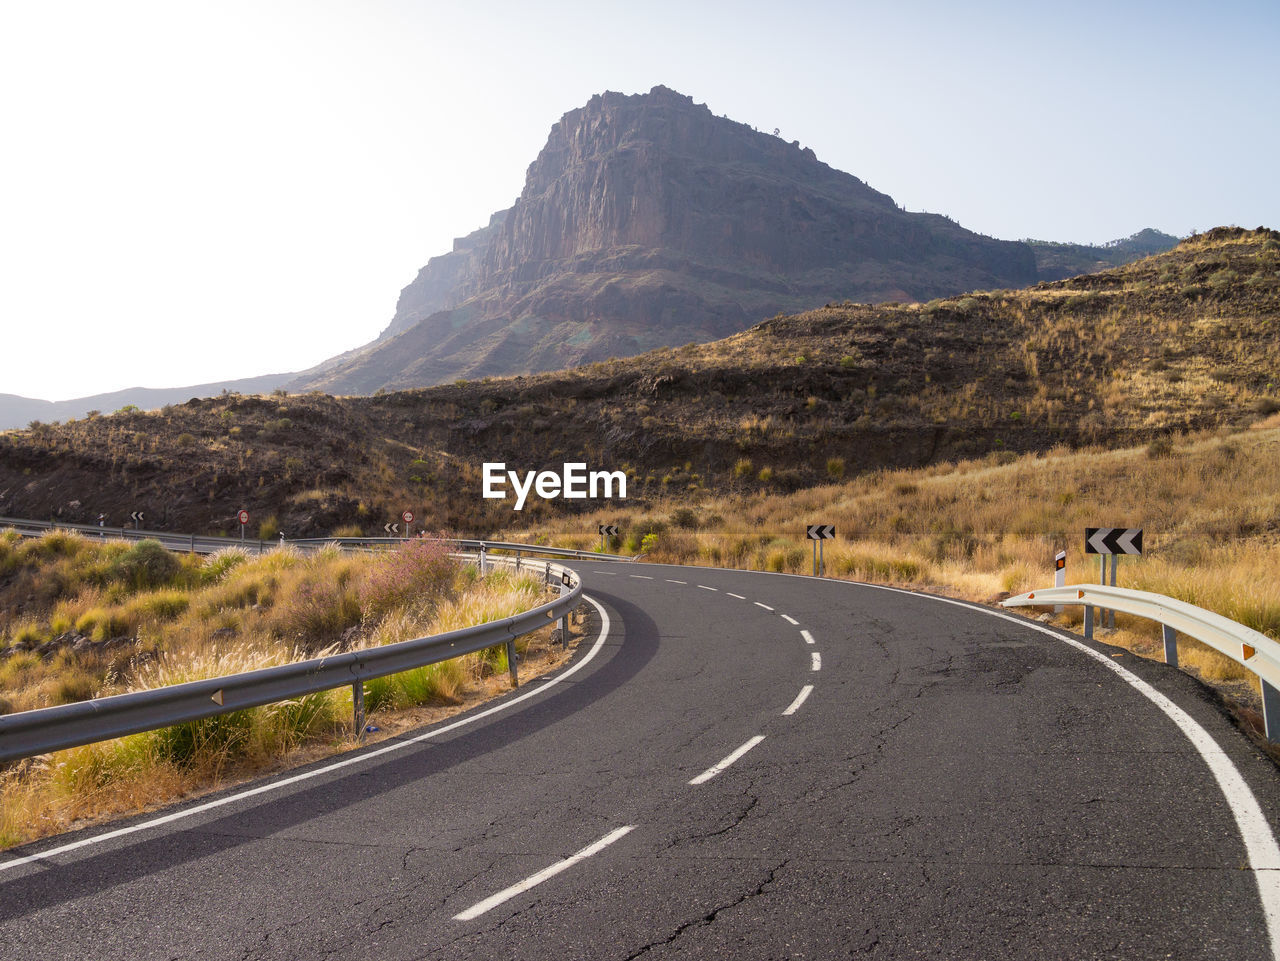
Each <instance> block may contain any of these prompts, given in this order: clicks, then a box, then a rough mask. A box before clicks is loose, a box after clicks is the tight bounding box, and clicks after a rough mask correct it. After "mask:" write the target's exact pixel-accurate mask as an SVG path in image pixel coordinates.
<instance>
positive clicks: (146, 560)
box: [114, 538, 182, 590]
mask: <svg viewBox="0 0 1280 961" xmlns="http://www.w3.org/2000/svg"><path fill="white" fill-rule="evenodd" d="M114 568H115V570H114V574H115V579H116V580H118V581H119V582H121V583H123V584H127V585H129V586H130V587H133V588H134V589H136V590H142V589H145V588H148V587H163V586H165V585H167V584H170V583H172V582H173V580H174V579H175V578H176V577H177V575H178V573H179V572H180V571H181V570H182V562H181V561H179V560H178V558H177V556H176V555H174V554H173V552H171V551H169V550H167V549H166V548H165V546H164V545H163V544H161V543H160V542H159V541H157V540H152V539H150V538H148V539H147V540H144V541H138V543H136V544H134V545H133V546H132V547H131V548H129V549H128V550H127V551H125V552H124V553H123V554H121V555H120V556H119V557H117V558H116V560H115V564H114Z"/></svg>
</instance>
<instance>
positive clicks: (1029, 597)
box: [1027, 591, 1036, 601]
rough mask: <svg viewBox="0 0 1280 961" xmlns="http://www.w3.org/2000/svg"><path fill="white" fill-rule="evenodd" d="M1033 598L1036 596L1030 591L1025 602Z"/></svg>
mask: <svg viewBox="0 0 1280 961" xmlns="http://www.w3.org/2000/svg"><path fill="white" fill-rule="evenodd" d="M1035 596H1036V592H1035V591H1032V592H1031V593H1030V594H1028V595H1027V600H1029V601H1032V600H1035Z"/></svg>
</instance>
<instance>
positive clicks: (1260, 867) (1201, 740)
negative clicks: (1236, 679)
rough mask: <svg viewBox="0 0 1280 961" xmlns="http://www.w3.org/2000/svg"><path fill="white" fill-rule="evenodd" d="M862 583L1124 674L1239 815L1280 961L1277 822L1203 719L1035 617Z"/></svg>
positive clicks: (1127, 681) (1279, 863)
mask: <svg viewBox="0 0 1280 961" xmlns="http://www.w3.org/2000/svg"><path fill="white" fill-rule="evenodd" d="M850 583H852V582H850ZM862 586H866V587H874V588H876V589H878V590H882V591H893V592H894V593H897V594H908V595H910V596H912V597H922V598H925V599H927V600H931V601H939V602H941V603H943V604H953V605H955V606H956V607H964V608H967V609H968V610H971V611H975V612H977V613H980V614H987V615H989V616H991V617H998V618H1000V619H1001V620H1004V621H1009V622H1010V623H1013V624H1017V625H1018V626H1019V627H1026V628H1030V629H1031V630H1033V631H1039V632H1040V633H1041V634H1045V635H1047V636H1049V637H1052V638H1053V639H1054V640H1058V641H1062V642H1063V643H1064V644H1069V645H1070V646H1071V647H1074V648H1075V649H1076V650H1078V651H1082V652H1083V653H1085V654H1087V655H1089V657H1091V658H1093V659H1094V660H1095V661H1097V662H1098V663H1099V664H1103V665H1105V666H1106V667H1107V668H1108V669H1109V670H1112V671H1114V672H1115V673H1116V674H1117V675H1119V677H1120V678H1121V680H1123V681H1124V682H1125V683H1127V684H1128V685H1129V686H1130V687H1132V688H1134V690H1136V691H1137V692H1138V693H1139V694H1141V695H1142V696H1143V697H1145V698H1146V699H1147V700H1149V701H1150V702H1151V703H1152V704H1154V705H1155V706H1156V707H1158V708H1159V709H1160V710H1161V711H1163V712H1164V713H1165V714H1166V715H1167V716H1168V718H1169V719H1170V720H1171V721H1173V723H1174V724H1176V725H1177V726H1178V728H1179V729H1180V730H1181V731H1182V733H1183V734H1184V735H1186V737H1187V740H1189V741H1190V742H1191V743H1192V745H1193V746H1194V747H1195V749H1196V750H1197V751H1198V752H1199V753H1200V756H1201V757H1202V758H1203V759H1204V762H1205V764H1207V765H1208V766H1209V771H1210V773H1212V774H1213V777H1214V780H1216V781H1217V782H1218V787H1219V788H1220V789H1221V790H1222V793H1223V795H1224V796H1225V797H1226V799H1227V804H1228V805H1229V806H1230V808H1231V813H1232V815H1234V816H1235V819H1236V826H1237V827H1238V828H1239V829H1240V836H1241V838H1242V839H1243V840H1244V846H1245V850H1246V852H1247V853H1248V856H1249V869H1250V870H1251V871H1253V875H1254V879H1255V880H1256V881H1257V884H1258V896H1259V898H1260V899H1261V901H1262V911H1263V914H1264V915H1265V916H1266V919H1267V931H1268V934H1269V935H1270V940H1271V956H1272V957H1273V958H1275V959H1277V961H1280V845H1277V844H1276V839H1275V835H1274V834H1273V833H1272V831H1271V826H1270V825H1269V824H1268V823H1267V818H1266V815H1265V814H1264V813H1263V811H1262V806H1261V805H1260V804H1258V799H1257V798H1256V797H1254V795H1253V791H1252V790H1250V788H1249V785H1248V784H1247V783H1246V782H1245V779H1244V777H1243V776H1242V775H1241V774H1240V772H1239V771H1238V770H1237V769H1236V766H1235V765H1234V764H1233V763H1232V762H1231V759H1230V758H1229V757H1227V752H1226V751H1224V750H1223V749H1222V747H1221V746H1220V745H1219V744H1218V742H1217V741H1215V740H1214V739H1213V736H1212V735H1211V734H1210V733H1209V732H1208V731H1206V730H1205V729H1204V728H1203V727H1202V726H1201V725H1200V722H1198V721H1197V720H1196V719H1195V718H1193V717H1192V716H1191V715H1190V714H1188V713H1187V712H1186V711H1184V710H1183V709H1182V708H1180V707H1178V705H1176V704H1174V703H1173V701H1171V700H1169V698H1167V697H1166V696H1165V695H1163V694H1161V693H1160V692H1159V691H1157V690H1156V689H1155V688H1154V687H1152V686H1151V685H1150V684H1148V683H1147V682H1146V681H1144V680H1143V679H1142V678H1140V677H1138V676H1137V675H1136V674H1134V673H1132V672H1131V671H1129V670H1128V668H1125V667H1123V666H1122V665H1121V664H1119V663H1118V662H1116V661H1115V660H1114V659H1112V658H1110V657H1108V656H1107V655H1106V654H1103V653H1101V652H1100V651H1095V650H1094V649H1093V648H1091V647H1089V646H1088V645H1087V644H1084V643H1083V642H1081V641H1078V640H1076V639H1075V638H1073V637H1067V636H1065V635H1063V634H1059V633H1058V632H1056V631H1052V630H1049V629H1048V628H1047V627H1044V626H1043V625H1040V624H1037V623H1036V622H1035V621H1031V620H1028V619H1027V618H1022V617H1015V616H1014V615H1012V614H1006V613H1004V612H1003V611H991V610H986V609H984V608H981V607H976V606H973V605H970V604H963V603H961V602H959V601H953V600H951V599H950V598H946V597H937V596H935V595H932V594H916V593H915V592H913V591H904V590H902V589H901V588H897V587H884V586H882V585H879V584H866V585H862Z"/></svg>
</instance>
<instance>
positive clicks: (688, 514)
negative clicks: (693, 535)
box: [671, 507, 698, 531]
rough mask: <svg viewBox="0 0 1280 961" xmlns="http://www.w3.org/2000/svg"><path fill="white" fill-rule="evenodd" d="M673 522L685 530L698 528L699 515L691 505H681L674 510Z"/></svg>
mask: <svg viewBox="0 0 1280 961" xmlns="http://www.w3.org/2000/svg"><path fill="white" fill-rule="evenodd" d="M671 523H672V524H674V525H675V526H676V527H679V528H682V529H683V530H687V531H691V530H697V527H698V515H697V513H695V512H694V510H693V508H691V507H679V508H677V509H676V510H675V511H673V512H672V514H671Z"/></svg>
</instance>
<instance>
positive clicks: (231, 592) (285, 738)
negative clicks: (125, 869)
mask: <svg viewBox="0 0 1280 961" xmlns="http://www.w3.org/2000/svg"><path fill="white" fill-rule="evenodd" d="M11 546H12V545H11ZM98 546H99V545H96V544H94V543H88V544H73V545H72V547H73V548H74V550H75V552H76V553H77V554H85V555H89V554H91V553H92V552H93V551H94V550H96V549H97V548H98ZM109 550H111V551H115V548H109ZM412 550H413V548H410V551H412ZM419 550H426V549H425V548H420V549H419ZM441 557H443V553H442V552H435V553H432V555H431V557H429V558H427V560H428V562H433V561H439V560H440V558H441ZM409 560H414V558H412V557H409ZM403 561H404V558H402V557H399V556H398V555H397V556H392V557H377V556H368V555H364V556H353V555H345V554H342V553H341V552H338V551H336V550H325V551H321V552H319V553H317V554H312V555H306V556H304V555H300V554H298V553H296V552H294V551H291V550H277V551H273V552H272V553H270V554H268V555H265V556H264V557H261V558H247V557H245V556H243V555H239V554H234V553H233V554H228V553H224V554H222V555H215V556H214V557H213V558H211V559H209V560H208V561H206V562H204V563H203V565H198V564H191V563H190V562H189V563H188V569H186V574H187V575H192V574H194V575H195V576H194V578H193V584H192V586H191V587H190V588H189V589H188V590H187V591H182V590H180V589H178V588H175V587H166V588H161V589H158V590H143V591H137V592H133V593H128V592H120V591H114V590H113V589H111V587H109V586H108V587H107V588H104V587H102V586H100V585H85V586H83V589H82V590H78V591H77V590H72V592H71V596H69V597H67V598H64V599H61V600H59V601H58V602H57V603H56V604H55V606H54V608H53V609H52V610H51V611H50V617H51V618H52V617H57V618H61V619H63V620H66V621H70V620H71V619H73V618H77V617H78V618H81V619H83V618H85V617H88V616H89V615H90V614H92V612H93V611H95V610H100V611H102V612H103V614H104V615H110V616H119V617H120V618H121V619H122V620H127V619H128V618H129V617H130V612H133V613H136V614H137V617H136V619H133V620H130V622H129V625H128V626H129V629H131V630H137V631H139V633H140V636H141V638H142V640H141V641H140V642H137V643H133V644H127V645H123V646H121V647H118V648H112V649H111V650H107V649H105V648H104V647H103V646H94V647H90V648H89V649H87V650H81V651H72V650H69V649H64V650H62V651H60V652H58V653H56V654H54V655H52V656H45V657H41V656H39V655H37V654H36V653H32V652H20V653H11V654H10V655H9V656H8V657H7V658H5V659H4V660H3V661H0V682H3V684H4V690H5V693H6V697H7V698H9V700H10V702H11V703H12V704H18V705H22V706H23V707H35V706H44V705H47V704H54V703H62V702H64V701H66V700H79V699H83V698H86V697H92V696H94V695H95V694H99V693H107V692H117V691H121V690H138V689H146V688H152V687H158V686H163V685H168V684H177V683H182V682H185V681H191V680H197V679H200V678H205V677H214V676H219V675H224V674H227V673H235V672H240V671H248V670H254V669H257V668H262V667H268V666H272V665H275V664H282V663H286V662H290V661H295V660H299V659H302V658H305V657H309V656H315V655H316V654H318V653H324V652H325V651H327V650H334V649H336V647H337V646H338V644H339V643H340V641H336V640H332V639H330V638H331V635H332V631H333V629H334V628H335V626H341V624H343V623H345V622H346V621H345V620H344V618H345V617H346V615H343V617H338V618H337V620H335V617H334V616H331V615H330V613H327V612H329V611H330V610H336V611H338V612H339V613H340V614H341V612H342V611H343V609H344V608H346V607H349V605H350V601H351V598H352V597H354V598H357V599H359V598H364V599H365V600H370V601H377V602H378V603H379V604H381V605H385V603H386V602H387V599H388V598H396V597H399V596H400V594H399V593H398V592H399V589H400V586H401V584H400V581H399V580H398V579H399V578H402V577H404V576H406V574H405V570H406V568H405V565H404V563H403ZM444 570H446V569H445V568H441V571H444ZM447 573H448V581H447V583H446V582H443V581H441V580H440V578H439V576H435V575H433V576H431V577H427V578H425V579H423V578H422V577H419V578H418V580H417V581H416V582H415V583H413V585H412V586H413V587H414V588H415V590H414V591H413V592H412V596H410V597H407V598H405V599H404V600H403V601H397V602H396V603H394V604H393V605H392V606H390V607H389V608H388V609H387V610H386V611H385V613H383V614H381V615H380V616H378V617H377V618H376V619H373V620H365V619H363V618H362V616H361V615H362V611H361V609H360V608H359V606H358V605H357V609H356V616H355V617H354V623H352V624H351V625H350V627H351V628H353V629H355V630H356V631H357V632H358V636H357V637H356V638H354V639H352V643H353V644H355V643H358V644H360V645H367V644H383V643H392V642H395V641H400V640H405V639H408V638H411V637H420V636H426V635H430V634H435V633H439V632H442V631H446V630H453V629H456V628H460V627H466V626H470V625H472V624H478V623H484V622H487V621H491V620H495V619H500V618H505V617H509V616H511V615H513V614H515V613H518V612H520V611H523V610H527V609H529V608H530V607H533V606H536V605H537V604H538V603H541V602H542V600H543V597H544V589H543V587H542V585H541V583H539V582H538V581H536V580H534V579H532V578H529V577H517V576H513V575H512V574H510V573H508V572H506V571H503V570H499V571H495V572H492V573H491V574H489V575H488V576H486V577H483V578H482V577H479V576H478V574H477V573H476V572H475V571H474V569H471V568H466V567H463V568H460V569H459V568H457V567H456V566H455V565H453V564H452V562H449V564H448V567H447ZM179 599H182V600H185V601H186V603H181V602H180V601H179ZM379 609H380V608H379ZM347 619H350V618H347ZM309 627H318V628H319V629H320V631H321V634H320V635H319V636H317V635H314V634H308V633H307V630H308V628H309ZM49 630H50V629H49V627H48V625H47V624H42V623H40V622H39V620H38V619H35V618H30V617H29V618H27V619H26V620H24V621H23V622H22V623H21V624H20V625H18V628H17V630H16V631H15V632H14V635H15V636H17V635H18V634H22V635H23V636H29V635H34V636H36V637H47V636H48V633H49ZM326 632H327V633H326ZM549 635H550V630H549V629H546V630H543V631H541V632H539V634H537V635H533V636H530V637H528V638H524V639H521V641H519V642H518V644H517V647H518V649H519V650H521V652H522V659H523V664H522V667H521V673H522V675H523V676H524V677H525V678H528V677H529V676H531V674H532V673H535V672H539V671H545V670H547V669H550V668H549V665H555V664H558V663H560V662H561V661H562V660H563V659H564V658H565V657H567V654H565V653H564V652H563V651H562V650H561V649H560V647H559V646H558V645H557V646H556V648H555V649H554V650H552V648H551V645H550V644H549V640H548V639H549ZM324 645H327V646H324ZM139 650H141V652H142V653H147V655H148V656H145V657H143V656H140V653H139ZM506 671H507V662H506V651H505V648H497V649H491V650H490V651H485V652H480V653H478V654H473V655H467V656H466V657H462V658H456V659H454V660H452V661H448V662H444V663H442V664H437V665H431V666H429V667H426V668H419V669H418V670H416V671H410V672H405V673H404V674H400V675H393V676H391V677H388V678H378V679H376V680H374V681H371V682H369V683H368V684H367V686H366V690H367V694H366V706H367V709H368V711H369V717H370V719H371V720H374V721H376V723H377V724H378V726H382V727H386V726H388V725H390V726H391V727H394V728H397V729H399V728H400V727H402V726H403V724H404V723H405V722H404V721H397V720H395V719H394V718H395V715H394V713H393V712H397V711H400V712H403V711H405V710H410V711H412V712H413V714H412V715H411V716H412V717H415V718H421V717H423V716H424V715H423V712H424V711H427V712H432V711H435V712H437V713H438V712H440V711H445V712H448V711H456V710H461V709H463V708H465V707H466V706H469V705H471V704H474V703H476V702H477V700H479V699H483V698H487V697H491V696H493V695H494V694H496V693H500V692H501V691H502V690H505V689H506V688H507V687H509V683H510V682H509V680H508V675H507V673H506ZM351 717H352V703H351V691H350V689H347V688H344V689H340V690H335V691H327V692H321V693H318V694H313V695H307V696H306V697H303V698H299V699H297V700H294V701H287V702H281V703H279V704H272V705H266V706H264V707H260V708H254V709H252V710H249V711H239V712H235V713H233V714H228V715H222V716H219V717H215V718H209V719H206V720H204V721H199V722H194V723H192V724H186V725H180V726H179V727H175V728H168V729H165V730H161V731H153V732H145V733H142V734H137V735H132V736H129V737H125V738H119V739H116V740H113V741H106V742H101V743H97V744H91V745H86V746H84V747H80V748H73V749H70V750H66V751H59V752H56V753H54V754H52V755H49V756H46V757H42V758H38V759H29V760H28V761H24V762H21V763H19V764H16V765H11V766H9V767H7V768H6V769H5V770H4V771H3V772H2V773H0V802H2V803H0V847H7V846H12V845H14V844H19V843H23V842H25V841H29V840H32V839H34V838H37V837H40V836H43V835H45V834H49V833H53V832H56V831H60V830H66V829H68V828H70V827H73V826H77V825H79V824H80V823H83V822H85V821H86V820H97V819H103V818H108V817H112V816H115V815H118V814H122V813H132V812H135V811H137V810H142V809H145V808H148V807H152V806H155V805H158V804H162V803H167V802H170V801H173V800H175V799H178V798H181V797H187V796H191V795H192V794H193V793H197V792H202V791H205V790H212V789H214V788H216V787H218V786H221V785H225V784H226V783H228V782H229V781H234V780H237V779H243V778H245V777H248V776H250V775H252V774H254V773H260V772H262V771H265V770H273V769H279V768H281V767H282V766H289V765H292V764H297V763H303V762H305V761H307V760H311V759H314V758H315V757H318V756H322V755H323V754H325V753H332V752H333V751H336V750H344V749H345V748H346V747H347V746H349V744H350V743H351Z"/></svg>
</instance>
